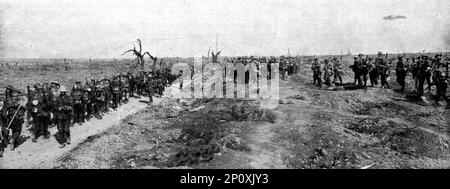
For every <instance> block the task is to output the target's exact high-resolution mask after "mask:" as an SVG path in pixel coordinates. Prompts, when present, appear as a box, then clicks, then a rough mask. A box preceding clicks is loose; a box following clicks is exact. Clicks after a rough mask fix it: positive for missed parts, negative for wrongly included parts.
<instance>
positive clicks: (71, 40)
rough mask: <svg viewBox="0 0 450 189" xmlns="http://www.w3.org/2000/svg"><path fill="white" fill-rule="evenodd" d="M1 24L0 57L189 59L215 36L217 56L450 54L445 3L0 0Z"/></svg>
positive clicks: (423, 0)
mask: <svg viewBox="0 0 450 189" xmlns="http://www.w3.org/2000/svg"><path fill="white" fill-rule="evenodd" d="M388 15H403V16H405V17H406V19H396V20H385V19H383V17H385V16H388ZM0 24H1V26H0V27H1V30H0V31H1V36H0V56H1V57H27V58H112V57H115V58H120V57H125V58H129V57H131V55H125V56H120V55H121V53H122V52H123V51H125V50H127V49H129V48H132V42H133V41H135V40H136V39H137V38H140V39H141V40H142V41H143V46H144V50H145V51H149V52H150V53H151V54H153V55H155V56H158V57H163V56H198V55H202V54H203V55H205V54H206V53H207V52H208V49H209V48H211V49H215V46H216V34H217V36H218V37H217V39H218V46H219V50H222V51H223V54H224V55H246V54H253V55H272V54H273V55H280V54H286V53H287V49H288V48H289V49H290V53H291V54H292V55H296V54H300V55H302V54H306V55H312V54H315V55H319V54H340V52H341V50H343V51H344V53H346V51H347V49H348V48H349V49H350V50H351V51H352V52H353V53H358V52H364V53H375V52H377V51H380V50H381V51H383V52H386V51H387V52H392V53H396V52H418V51H421V50H422V49H425V50H427V51H442V50H449V49H450V45H449V44H447V45H446V44H445V41H446V40H444V37H446V35H447V34H449V33H450V29H449V28H450V27H449V24H450V1H449V0H408V1H406V0H308V1H306V0H303V1H302V0H284V1H283V0H226V1H225V0H223V1H222V0H145V1H144V0H142V1H139V0H33V1H32V0H22V1H16V0H0ZM447 37H448V38H450V36H449V35H447Z"/></svg>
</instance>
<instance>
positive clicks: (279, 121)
mask: <svg viewBox="0 0 450 189" xmlns="http://www.w3.org/2000/svg"><path fill="white" fill-rule="evenodd" d="M280 88H283V90H281V91H280V94H279V95H280V99H281V101H284V102H287V103H288V104H284V102H283V104H279V106H278V107H277V108H276V109H275V110H273V111H272V112H273V113H274V114H275V115H276V119H275V122H274V123H264V124H260V125H257V126H256V127H255V129H254V130H253V132H251V133H249V143H248V145H249V147H250V149H251V150H250V153H245V155H244V157H245V158H248V159H249V160H250V162H249V165H250V167H251V168H254V169H286V168H288V166H287V163H286V162H285V159H286V158H287V157H289V156H291V155H290V151H289V149H288V148H289V147H290V146H291V144H289V143H280V141H277V139H278V137H279V136H278V133H277V129H281V128H283V129H285V128H291V129H295V130H298V131H299V132H301V133H302V138H305V139H308V138H309V135H308V133H306V130H307V129H306V127H307V126H308V123H309V121H310V120H311V115H312V114H313V113H314V109H312V108H311V106H310V105H309V103H308V102H296V103H292V101H291V102H289V101H290V100H287V99H286V98H287V97H289V96H293V95H297V94H298V93H299V90H301V88H298V87H294V86H292V85H291V84H290V83H289V82H285V81H280Z"/></svg>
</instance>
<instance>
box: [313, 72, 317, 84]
mask: <svg viewBox="0 0 450 189" xmlns="http://www.w3.org/2000/svg"><path fill="white" fill-rule="evenodd" d="M316 78H317V73H316V72H313V84H316Z"/></svg>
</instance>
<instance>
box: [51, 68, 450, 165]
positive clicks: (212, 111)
mask: <svg viewBox="0 0 450 189" xmlns="http://www.w3.org/2000/svg"><path fill="white" fill-rule="evenodd" d="M309 66H310V65H308V64H305V65H302V69H301V72H300V73H299V74H298V75H296V76H292V77H290V78H289V79H287V80H286V81H282V80H280V91H279V92H280V93H279V95H280V99H279V104H278V107H276V108H275V109H262V108H261V104H262V103H266V102H265V101H263V100H253V101H252V100H239V99H219V98H218V99H188V100H186V99H181V100H175V99H174V98H171V96H169V95H164V96H163V97H162V98H161V100H160V102H158V103H154V104H152V105H149V106H147V107H144V108H143V109H142V110H139V111H138V112H137V113H134V114H132V115H129V116H127V117H126V118H124V119H123V120H122V121H121V122H120V123H119V124H115V125H114V126H112V127H109V128H108V129H106V130H105V131H104V132H101V133H99V134H96V135H93V136H90V137H88V139H87V140H84V141H83V142H81V143H79V144H78V145H77V146H76V147H75V148H73V149H71V151H70V152H67V153H64V154H63V155H62V156H60V157H59V158H58V159H57V160H56V161H55V162H54V164H52V165H54V166H53V167H54V168H126V169H128V168H143V169H154V168H204V169H208V168H257V169H259V168H263V169H264V168H275V169H284V168H294V169H298V168H300V169H302V168H331V169H333V168H343V169H374V168H379V169H384V168H449V167H450V154H449V152H450V151H449V138H448V134H449V132H450V128H449V127H450V116H449V115H450V112H449V110H448V109H445V108H444V106H445V105H444V104H442V103H441V104H437V105H435V104H433V100H431V95H429V94H427V95H426V98H425V99H420V98H419V99H416V98H411V97H410V95H409V94H403V93H398V92H395V90H389V89H380V88H379V87H368V88H366V89H356V90H344V89H343V88H339V87H334V88H333V87H326V86H323V87H321V88H319V87H317V86H314V85H312V83H311V82H312V79H311V77H312V76H311V75H312V73H311V72H310V69H309ZM409 78H410V76H408V78H407V79H409ZM392 80H393V79H391V81H390V83H391V85H392V86H393V88H396V87H398V86H397V85H395V82H394V81H392ZM344 81H345V82H352V74H351V73H349V72H346V73H345V77H344ZM410 88H411V83H408V89H410ZM433 92H434V90H432V92H431V93H433Z"/></svg>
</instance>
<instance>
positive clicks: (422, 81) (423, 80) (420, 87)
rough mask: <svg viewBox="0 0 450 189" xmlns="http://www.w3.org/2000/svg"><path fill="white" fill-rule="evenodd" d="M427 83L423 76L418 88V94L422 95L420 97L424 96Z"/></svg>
mask: <svg viewBox="0 0 450 189" xmlns="http://www.w3.org/2000/svg"><path fill="white" fill-rule="evenodd" d="M424 83H425V77H423V76H420V77H419V85H418V86H417V88H418V89H417V92H418V93H419V94H420V95H423V84H424Z"/></svg>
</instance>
